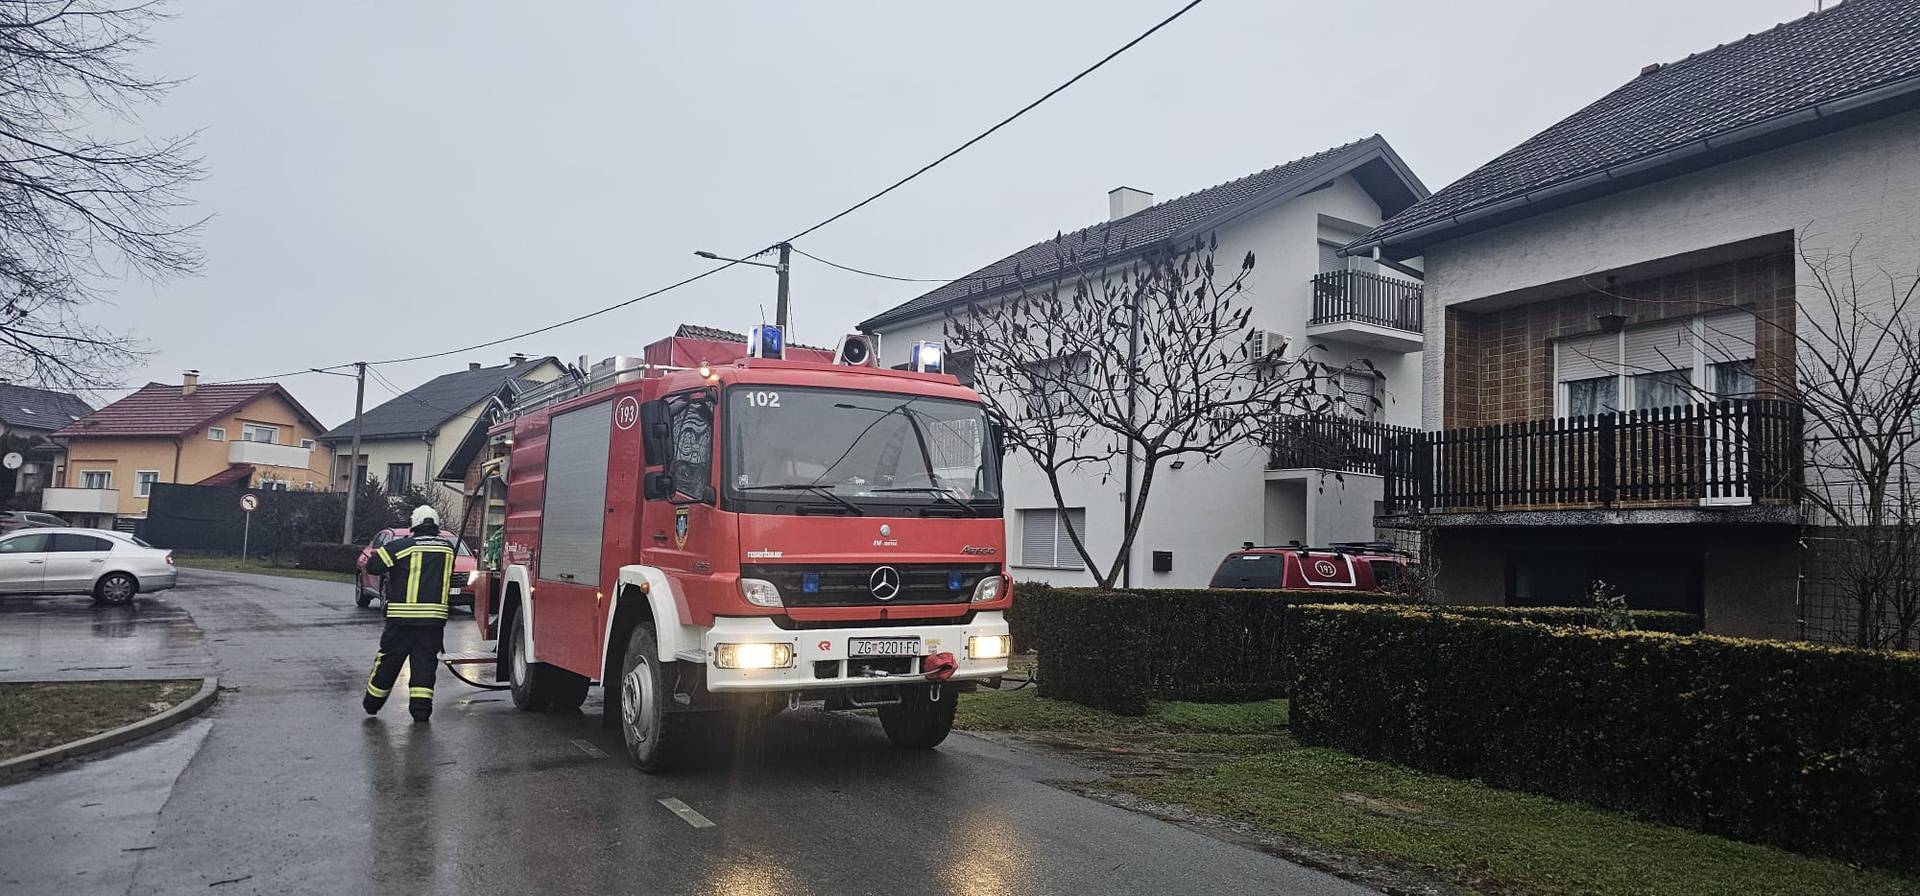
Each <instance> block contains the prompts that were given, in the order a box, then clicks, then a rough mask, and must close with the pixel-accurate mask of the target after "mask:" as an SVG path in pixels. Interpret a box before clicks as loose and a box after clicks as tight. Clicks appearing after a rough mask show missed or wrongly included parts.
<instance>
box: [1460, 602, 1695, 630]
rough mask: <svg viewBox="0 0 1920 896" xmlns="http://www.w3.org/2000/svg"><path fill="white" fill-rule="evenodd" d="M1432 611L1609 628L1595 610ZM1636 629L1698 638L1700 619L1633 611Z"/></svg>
mask: <svg viewBox="0 0 1920 896" xmlns="http://www.w3.org/2000/svg"><path fill="white" fill-rule="evenodd" d="M1432 609H1434V610H1437V611H1439V612H1442V613H1446V614H1447V615H1449V616H1472V617H1476V618H1479V619H1504V620H1506V621H1508V622H1537V623H1540V624H1541V625H1561V626H1566V625H1571V626H1577V627H1580V628H1606V627H1607V626H1605V625H1603V624H1601V623H1602V622H1603V620H1602V618H1601V616H1602V614H1601V612H1600V611H1599V610H1597V609H1595V608H1592V607H1465V606H1438V607H1433V608H1432ZM1632 619H1633V627H1634V628H1635V629H1636V630H1638V631H1643V632H1666V633H1668V634H1672V635H1697V634H1699V633H1700V617H1698V616H1695V615H1693V614H1692V613H1682V612H1679V611H1677V610H1634V611H1633V614H1632Z"/></svg>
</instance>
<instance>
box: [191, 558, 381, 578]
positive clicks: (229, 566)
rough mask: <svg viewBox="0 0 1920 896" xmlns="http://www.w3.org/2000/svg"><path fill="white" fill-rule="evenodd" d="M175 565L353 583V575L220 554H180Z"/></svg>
mask: <svg viewBox="0 0 1920 896" xmlns="http://www.w3.org/2000/svg"><path fill="white" fill-rule="evenodd" d="M173 563H174V565H175V566H180V567H183V568H187V569H211V570H217V571H219V572H249V573H254V574H256V575H263V576H285V577H287V578H290V579H317V580H319V581H323V582H342V583H345V582H351V581H353V574H352V573H345V572H328V571H326V570H320V569H301V568H300V567H298V566H282V565H279V564H276V563H260V562H258V561H256V560H251V559H246V558H242V557H232V556H225V555H220V554H180V553H175V554H174V555H173Z"/></svg>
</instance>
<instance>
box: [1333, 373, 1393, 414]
mask: <svg viewBox="0 0 1920 896" xmlns="http://www.w3.org/2000/svg"><path fill="white" fill-rule="evenodd" d="M1384 382H1385V381H1384V379H1383V378H1381V377H1380V376H1377V375H1375V374H1372V373H1368V372H1367V371H1364V370H1343V371H1341V372H1340V378H1339V382H1338V386H1339V389H1340V394H1339V395H1338V396H1336V397H1337V398H1338V399H1339V403H1340V410H1341V411H1343V412H1344V413H1346V414H1347V415H1348V416H1350V417H1354V418H1356V419H1360V420H1372V419H1373V418H1374V417H1375V415H1377V414H1378V413H1379V411H1380V408H1381V407H1382V406H1383V404H1384V401H1383V398H1382V395H1381V393H1382V391H1383V390H1382V388H1381V387H1382V385H1383V384H1384Z"/></svg>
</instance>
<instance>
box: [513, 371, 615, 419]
mask: <svg viewBox="0 0 1920 896" xmlns="http://www.w3.org/2000/svg"><path fill="white" fill-rule="evenodd" d="M648 367H649V365H648V364H647V362H646V360H645V359H643V358H635V357H631V356H629V355H615V356H613V357H611V358H605V359H602V360H601V361H600V363H598V364H595V365H593V366H592V367H587V356H585V355H581V356H580V364H579V366H577V367H570V368H568V370H567V372H566V374H565V375H563V376H561V377H560V378H558V379H555V380H551V381H549V382H545V383H534V384H533V385H530V386H528V387H526V389H524V390H522V391H521V392H520V394H519V395H518V396H515V398H514V402H513V407H511V408H507V409H506V413H504V414H502V415H501V416H500V419H501V420H510V419H512V418H514V417H518V416H520V415H521V414H528V413H532V412H534V411H537V410H540V409H542V408H550V407H553V406H554V405H556V404H559V403H561V402H563V401H567V400H568V399H572V398H578V397H580V396H582V395H586V394H587V393H589V392H598V391H600V390H602V389H611V388H613V386H614V384H616V383H631V382H633V381H635V380H638V379H640V378H641V377H642V376H645V375H646V372H647V369H648ZM582 370H584V371H585V373H582V372H581V371H582Z"/></svg>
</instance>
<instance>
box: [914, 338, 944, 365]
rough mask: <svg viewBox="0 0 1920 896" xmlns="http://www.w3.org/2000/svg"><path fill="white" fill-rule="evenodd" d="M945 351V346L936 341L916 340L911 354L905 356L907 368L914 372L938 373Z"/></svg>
mask: <svg viewBox="0 0 1920 896" xmlns="http://www.w3.org/2000/svg"><path fill="white" fill-rule="evenodd" d="M946 353H947V350H946V346H943V345H941V344H940V343H938V342H916V343H914V344H913V354H912V355H909V356H908V357H907V369H908V370H911V371H913V372H914V373H939V372H940V362H941V361H942V360H944V358H943V356H944V355H946Z"/></svg>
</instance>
